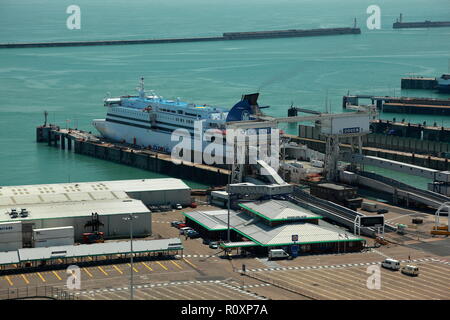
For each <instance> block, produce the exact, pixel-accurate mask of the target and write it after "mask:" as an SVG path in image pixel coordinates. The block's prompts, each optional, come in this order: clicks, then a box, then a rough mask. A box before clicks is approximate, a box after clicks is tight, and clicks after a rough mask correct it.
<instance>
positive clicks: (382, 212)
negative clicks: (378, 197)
mask: <svg viewBox="0 0 450 320" xmlns="http://www.w3.org/2000/svg"><path fill="white" fill-rule="evenodd" d="M388 212H389V210H388V209H378V210H377V213H378V214H385V213H388Z"/></svg>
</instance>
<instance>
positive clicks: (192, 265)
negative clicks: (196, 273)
mask: <svg viewBox="0 0 450 320" xmlns="http://www.w3.org/2000/svg"><path fill="white" fill-rule="evenodd" d="M183 260H184V261H185V262H186V263H188V264H190V265H191V267H193V268H197V267H196V266H195V265H194V264H193V263H192V262H190V261H188V260H187V259H184V258H183Z"/></svg>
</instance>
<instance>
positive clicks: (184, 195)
mask: <svg viewBox="0 0 450 320" xmlns="http://www.w3.org/2000/svg"><path fill="white" fill-rule="evenodd" d="M124 196H125V197H130V198H133V199H137V200H142V202H144V204H145V205H160V204H177V203H179V204H181V205H189V204H190V203H191V189H190V188H189V186H187V185H186V184H185V183H184V182H183V181H182V180H180V179H174V178H161V179H133V180H114V181H95V182H74V183H56V184H38V185H24V186H7V187H0V206H1V205H16V206H17V205H20V204H26V203H41V202H42V203H44V202H65V201H71V200H72V201H78V200H80V201H82V200H101V199H103V198H105V197H106V198H109V199H111V198H114V197H115V198H123V197H124Z"/></svg>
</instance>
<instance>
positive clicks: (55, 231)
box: [33, 226, 75, 241]
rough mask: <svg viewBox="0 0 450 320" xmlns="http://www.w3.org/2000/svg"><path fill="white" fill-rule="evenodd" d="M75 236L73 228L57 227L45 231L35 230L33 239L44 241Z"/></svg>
mask: <svg viewBox="0 0 450 320" xmlns="http://www.w3.org/2000/svg"><path fill="white" fill-rule="evenodd" d="M74 235H75V233H74V228H73V226H66V227H56V228H44V229H34V230H33V239H34V240H35V241H37V240H44V239H53V238H67V237H71V238H73V237H74Z"/></svg>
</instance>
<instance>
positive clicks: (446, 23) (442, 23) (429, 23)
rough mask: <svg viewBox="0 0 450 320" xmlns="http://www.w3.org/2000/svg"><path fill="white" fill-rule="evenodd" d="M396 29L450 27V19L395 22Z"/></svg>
mask: <svg viewBox="0 0 450 320" xmlns="http://www.w3.org/2000/svg"><path fill="white" fill-rule="evenodd" d="M392 27H393V28H394V29H403V28H438V27H450V21H419V22H399V21H397V22H394V24H393V25H392Z"/></svg>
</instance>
